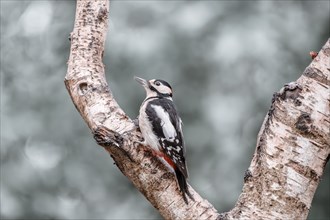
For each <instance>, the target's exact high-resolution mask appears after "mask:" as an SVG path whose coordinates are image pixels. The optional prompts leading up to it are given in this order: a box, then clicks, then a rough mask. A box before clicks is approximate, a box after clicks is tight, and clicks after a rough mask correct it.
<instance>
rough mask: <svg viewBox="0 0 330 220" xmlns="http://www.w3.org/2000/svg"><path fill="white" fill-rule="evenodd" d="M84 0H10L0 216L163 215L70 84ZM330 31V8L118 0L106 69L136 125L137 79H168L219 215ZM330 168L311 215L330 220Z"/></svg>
mask: <svg viewBox="0 0 330 220" xmlns="http://www.w3.org/2000/svg"><path fill="white" fill-rule="evenodd" d="M74 13H75V2H74V1H3V0H2V1H1V217H2V218H9V219H22V218H24V219H28V218H30V219H32V218H33V219H154V218H160V216H159V215H158V213H157V211H156V210H155V209H154V208H153V207H152V206H151V205H150V204H149V203H148V202H147V201H146V200H145V199H144V197H143V196H142V195H141V194H140V193H139V192H138V191H137V190H136V189H135V188H134V187H133V185H132V184H131V183H130V182H129V181H128V180H127V179H126V177H125V176H123V175H122V174H121V173H120V171H119V170H118V169H117V168H116V166H115V165H113V161H112V159H111V158H110V157H109V155H108V154H107V153H106V152H105V151H104V150H103V149H102V148H101V147H99V146H97V144H96V143H95V142H94V140H93V138H92V135H91V134H90V131H89V129H88V128H87V126H86V125H85V123H84V122H83V120H82V119H81V117H80V116H79V114H78V113H77V111H76V109H75V108H74V106H73V104H72V102H71V100H70V97H69V95H68V93H67V91H66V89H65V87H64V83H63V80H64V76H65V74H66V71H67V65H66V62H67V60H68V56H69V49H70V42H69V41H68V36H69V33H70V32H71V31H72V29H73V22H74ZM328 37H329V2H328V1H254V2H252V1H250V2H245V1H189V2H186V1H113V2H112V3H111V9H110V25H109V32H108V36H107V41H106V52H105V57H104V62H105V65H106V72H107V79H108V81H109V85H110V87H111V89H112V91H113V93H114V95H115V97H116V99H117V101H118V102H119V104H120V105H121V107H122V108H123V109H124V110H125V112H126V113H127V114H128V115H129V116H130V117H133V118H135V117H136V115H137V114H138V109H139V105H140V103H141V102H142V100H143V99H144V91H143V89H142V88H141V87H140V86H139V85H138V84H137V83H136V82H135V81H134V80H133V76H134V75H137V76H140V77H143V78H147V79H151V78H161V79H165V80H166V81H168V82H170V83H171V85H172V87H173V89H174V100H175V102H176V104H177V107H178V109H179V112H180V114H181V116H182V118H183V122H184V133H185V140H186V145H187V153H188V156H187V157H188V166H189V170H190V183H191V185H192V186H193V187H194V188H195V189H196V190H197V191H198V192H199V193H200V194H201V195H202V196H203V197H205V198H206V199H208V200H209V201H210V202H211V203H212V204H213V205H214V206H215V207H216V208H217V209H218V210H219V211H220V212H224V211H229V210H230V209H231V208H232V207H233V206H234V205H235V202H236V200H237V198H238V196H239V194H240V191H241V189H242V184H243V176H244V172H245V170H246V169H247V168H248V166H249V164H250V161H251V159H252V155H253V152H254V149H255V143H256V136H257V132H258V131H259V128H260V126H261V123H262V120H263V118H264V116H265V115H266V113H267V110H268V108H269V106H270V101H271V98H272V94H273V93H274V92H275V91H278V90H279V89H280V88H281V87H282V86H283V85H284V84H285V83H288V82H290V81H294V80H296V79H297V78H298V77H299V76H300V75H301V73H302V72H303V70H304V69H305V67H306V66H307V65H308V64H309V63H310V62H311V58H310V56H309V51H311V50H314V51H318V50H319V49H320V48H321V46H323V45H324V43H325V42H326V41H327V38H328ZM329 179H330V174H329V166H328V167H327V169H326V173H325V174H324V176H323V179H322V181H321V184H320V186H319V188H318V190H317V192H316V195H315V197H314V201H313V203H312V208H311V212H310V215H309V219H329V218H330V212H329V207H330V195H329V193H330V192H329V184H330V180H329Z"/></svg>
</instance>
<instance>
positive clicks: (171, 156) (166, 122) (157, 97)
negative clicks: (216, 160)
mask: <svg viewBox="0 0 330 220" xmlns="http://www.w3.org/2000/svg"><path fill="white" fill-rule="evenodd" d="M134 78H135V80H136V81H137V82H139V83H140V84H141V85H142V86H143V87H144V89H145V91H146V94H147V95H146V98H145V100H144V101H143V103H142V105H141V107H140V113H139V117H138V122H139V127H140V130H141V133H142V136H143V138H144V144H145V145H147V146H149V147H151V149H152V150H153V151H154V152H155V154H156V155H157V156H158V157H160V158H162V159H163V161H165V163H166V165H167V166H168V167H169V168H170V169H172V171H174V173H175V175H176V179H177V182H178V185H179V189H180V191H181V193H182V196H183V199H184V201H185V203H186V204H188V200H187V197H186V195H188V196H189V197H190V198H191V199H193V197H192V195H191V194H190V192H189V190H188V185H187V178H188V170H187V164H186V158H185V154H186V151H185V146H184V140H183V133H182V121H181V118H180V117H179V115H178V112H177V110H176V107H175V105H174V103H173V100H172V87H171V86H170V84H168V83H167V82H165V81H164V80H160V79H152V80H149V81H147V80H145V79H141V78H139V77H134Z"/></svg>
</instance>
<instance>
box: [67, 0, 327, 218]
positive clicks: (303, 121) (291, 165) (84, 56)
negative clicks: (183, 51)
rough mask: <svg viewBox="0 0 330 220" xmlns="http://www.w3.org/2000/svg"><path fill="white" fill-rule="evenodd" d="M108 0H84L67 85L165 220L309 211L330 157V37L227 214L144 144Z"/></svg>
mask: <svg viewBox="0 0 330 220" xmlns="http://www.w3.org/2000/svg"><path fill="white" fill-rule="evenodd" d="M108 12H109V2H108V1H107V0H98V1H95V0H78V1H77V10H76V20H75V25H74V30H73V32H72V33H71V51H70V58H69V61H68V72H67V75H66V77H65V85H66V87H67V89H68V91H69V93H70V96H71V98H72V101H73V103H74V104H75V106H76V108H77V110H78V111H79V113H80V114H81V116H82V117H83V119H84V120H85V122H86V123H87V124H88V126H89V128H90V129H91V130H92V132H93V134H94V137H95V139H96V140H97V142H98V143H99V144H100V145H101V146H103V147H104V148H105V149H106V150H107V151H108V152H109V153H110V155H111V156H112V158H113V159H114V161H115V162H116V165H117V166H118V168H119V169H120V170H121V171H122V173H123V174H124V175H125V176H127V177H128V178H129V179H130V180H131V181H132V182H133V184H134V185H135V187H136V188H137V189H139V190H140V192H142V193H143V195H144V196H145V197H146V198H147V199H148V200H149V201H150V203H151V204H152V205H153V206H154V207H155V208H156V209H158V210H159V212H160V214H161V215H162V216H163V217H164V218H165V219H217V218H225V217H226V218H241V219H251V218H274V217H276V218H280V219H288V218H290V219H292V218H297V217H305V218H306V216H307V214H308V210H309V208H310V205H311V201H312V198H313V195H314V192H315V190H316V187H317V185H318V183H319V181H320V177H321V176H322V174H323V170H324V167H325V164H326V162H327V160H328V159H329V152H330V149H329V145H330V143H329V130H328V128H329V64H328V62H327V61H328V59H329V53H330V43H329V41H328V42H327V44H326V45H325V46H324V48H323V49H322V51H321V52H320V53H319V55H318V56H317V57H316V58H315V59H314V61H313V62H312V64H311V65H310V66H309V67H308V68H307V69H306V71H305V72H304V75H303V76H302V77H301V78H299V79H298V80H297V82H296V83H291V84H289V85H287V86H285V87H284V88H283V89H282V90H281V91H280V92H279V93H276V94H275V96H274V99H273V103H272V107H271V109H270V111H269V114H268V116H267V117H266V119H265V121H264V123H263V126H262V128H261V130H260V133H259V135H258V144H257V149H256V152H255V155H254V158H253V160H252V163H251V166H250V168H249V169H248V171H247V174H246V177H245V184H244V187H243V192H242V194H241V196H240V198H239V200H238V202H237V204H236V206H235V208H234V209H232V210H231V211H230V212H228V213H222V214H219V213H218V212H217V211H216V210H215V209H214V207H213V206H212V205H211V204H210V203H209V202H208V201H206V200H204V199H203V198H202V197H201V196H200V195H198V194H197V193H196V192H195V191H194V190H193V189H192V188H191V187H190V191H191V192H192V195H193V196H194V199H195V201H190V202H189V204H188V205H186V204H185V203H184V201H183V199H182V196H181V194H180V192H179V190H178V187H177V184H176V181H175V178H174V175H173V174H172V173H171V172H169V171H168V170H167V169H166V167H165V166H164V165H163V164H162V163H161V162H160V161H159V160H158V159H156V158H154V157H153V156H152V155H151V152H150V151H149V150H148V148H146V147H145V146H142V145H140V144H139V142H140V141H141V134H140V132H139V131H138V130H137V129H136V128H135V126H134V123H133V122H132V120H131V119H130V118H129V117H128V116H127V115H126V114H125V113H124V111H123V110H122V109H121V108H120V107H119V106H118V104H117V102H116V101H115V99H114V98H113V96H112V93H111V91H110V89H109V87H108V84H107V82H106V80H105V73H104V66H103V63H102V57H103V52H104V43H105V38H106V31H107V26H108V19H107V16H108Z"/></svg>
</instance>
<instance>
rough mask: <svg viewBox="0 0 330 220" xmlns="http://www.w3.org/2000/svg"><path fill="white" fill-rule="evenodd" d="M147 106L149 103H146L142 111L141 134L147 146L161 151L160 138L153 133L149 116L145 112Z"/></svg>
mask: <svg viewBox="0 0 330 220" xmlns="http://www.w3.org/2000/svg"><path fill="white" fill-rule="evenodd" d="M146 106H147V103H144V104H143V106H142V108H141V110H140V117H139V126H140V129H141V133H142V135H143V137H144V140H145V143H146V145H149V146H150V147H151V148H153V149H154V150H157V151H159V150H160V148H159V147H160V146H159V142H158V138H157V137H156V135H155V134H154V133H153V130H152V124H151V123H150V122H149V120H148V116H147V114H146V112H145V108H146Z"/></svg>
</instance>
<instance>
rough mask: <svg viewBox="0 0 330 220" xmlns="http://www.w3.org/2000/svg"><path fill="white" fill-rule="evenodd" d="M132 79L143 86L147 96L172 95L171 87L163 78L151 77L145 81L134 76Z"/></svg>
mask: <svg viewBox="0 0 330 220" xmlns="http://www.w3.org/2000/svg"><path fill="white" fill-rule="evenodd" d="M134 79H135V80H136V81H137V82H138V83H140V84H141V85H142V86H143V87H144V89H145V90H146V93H147V98H148V97H152V96H156V97H172V87H171V86H170V84H168V82H166V81H164V80H161V79H151V80H149V81H147V80H145V79H142V78H139V77H136V76H135V77H134Z"/></svg>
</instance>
